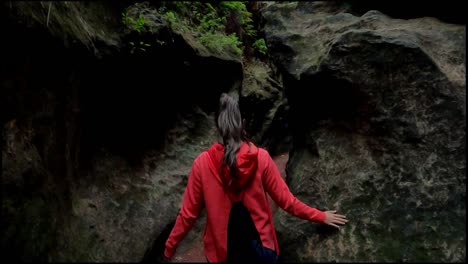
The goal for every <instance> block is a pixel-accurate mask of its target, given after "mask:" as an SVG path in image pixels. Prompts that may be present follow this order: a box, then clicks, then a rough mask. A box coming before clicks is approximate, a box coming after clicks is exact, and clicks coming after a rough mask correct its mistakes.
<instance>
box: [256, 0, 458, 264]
mask: <svg viewBox="0 0 468 264" xmlns="http://www.w3.org/2000/svg"><path fill="white" fill-rule="evenodd" d="M349 10H351V9H350V6H349V4H347V3H337V2H310V3H299V4H298V6H297V8H296V9H293V10H289V11H288V12H286V13H285V12H283V10H282V8H281V6H276V5H275V4H273V5H270V6H268V7H266V8H265V9H264V10H263V11H262V15H263V17H264V19H265V27H264V30H265V35H266V40H267V43H268V44H269V48H270V52H271V53H272V56H273V58H275V61H276V62H277V63H278V65H279V68H280V69H281V70H282V73H283V75H284V86H285V90H286V95H287V99H288V102H289V105H290V117H291V119H290V121H291V128H292V134H293V138H294V142H295V144H294V150H293V151H292V152H291V153H290V160H289V162H288V167H287V171H288V175H287V179H288V183H289V186H290V188H291V191H292V192H293V193H294V194H295V195H296V196H297V197H298V198H299V199H301V200H302V201H304V202H306V203H307V204H309V205H311V206H314V207H318V208H320V209H322V210H325V209H327V210H333V209H337V210H338V212H339V213H343V214H345V215H347V217H348V219H349V223H348V224H347V225H346V226H345V227H344V228H342V230H340V231H339V232H337V231H334V230H333V229H330V228H327V227H326V226H323V225H318V224H312V223H307V222H305V221H303V220H299V219H295V218H293V217H291V216H288V215H286V214H284V213H280V214H278V215H277V216H276V219H275V222H276V224H277V227H278V232H279V237H280V246H281V248H282V252H283V258H284V259H285V260H286V261H288V260H290V261H307V262H310V261H317V262H329V261H338V262H348V261H352V262H354V261H357V262H361V261H366V262H367V261H371V262H395V261H408V262H424V261H441V262H454V261H457V262H459V261H464V260H465V257H466V251H465V243H466V236H465V231H466V227H465V224H464V223H465V220H466V213H465V196H466V195H465V193H466V190H465V187H466V181H465V172H466V161H465V157H466V156H465V144H466V137H465V127H466V123H465V117H466V109H465V102H466V99H465V94H466V83H465V70H464V68H465V59H464V58H465V46H466V43H465V39H466V38H465V26H464V25H457V24H448V23H445V22H442V21H440V20H438V19H435V18H430V17H424V18H414V19H409V20H403V19H393V18H390V17H388V16H386V15H385V14H383V13H381V12H378V11H375V10H373V11H368V12H366V13H364V14H362V16H356V15H353V14H352V12H350V11H349ZM441 51H443V52H441Z"/></svg>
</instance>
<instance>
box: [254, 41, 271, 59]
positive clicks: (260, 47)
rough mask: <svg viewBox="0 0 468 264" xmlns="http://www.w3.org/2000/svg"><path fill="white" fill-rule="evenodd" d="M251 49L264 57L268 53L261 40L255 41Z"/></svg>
mask: <svg viewBox="0 0 468 264" xmlns="http://www.w3.org/2000/svg"><path fill="white" fill-rule="evenodd" d="M252 47H253V48H254V50H256V51H258V52H259V53H260V54H262V55H266V54H267V52H268V47H267V46H266V43H265V40H264V39H263V38H261V39H257V40H256V41H255V42H254V43H253V44H252Z"/></svg>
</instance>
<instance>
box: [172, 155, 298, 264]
mask: <svg viewBox="0 0 468 264" xmlns="http://www.w3.org/2000/svg"><path fill="white" fill-rule="evenodd" d="M288 158H289V156H288V154H287V153H286V154H282V155H278V156H275V157H273V161H274V162H275V163H276V166H277V167H278V170H279V171H280V174H281V177H283V179H284V178H285V177H286V163H287V162H288ZM268 198H269V201H270V207H271V211H272V214H274V213H275V212H276V210H277V209H278V207H277V206H276V204H275V203H274V202H273V201H272V200H271V198H270V197H268ZM200 220H201V221H200ZM200 222H203V223H200ZM204 224H205V219H204V218H203V219H199V220H198V221H197V223H196V225H197V227H198V228H202V226H203V225H204ZM197 227H195V228H197ZM202 234H203V232H198V235H196V236H194V235H193V234H188V235H187V237H186V239H188V240H186V239H184V240H185V241H183V242H181V244H180V246H179V248H178V249H177V252H176V254H175V255H174V257H173V258H172V262H176V263H183V262H192V263H193V262H205V263H206V262H207V261H206V258H205V254H204V253H203V241H202Z"/></svg>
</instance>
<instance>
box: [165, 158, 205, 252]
mask: <svg viewBox="0 0 468 264" xmlns="http://www.w3.org/2000/svg"><path fill="white" fill-rule="evenodd" d="M202 208H203V189H202V182H201V178H200V169H199V165H198V162H197V160H195V161H194V163H193V166H192V169H191V171H190V174H189V177H188V183H187V187H186V189H185V193H184V198H183V203H182V208H181V209H180V212H179V214H178V216H177V219H176V222H175V225H174V228H173V229H172V231H171V233H170V235H169V238H168V239H167V241H166V249H165V250H164V256H165V257H166V258H171V257H172V256H173V255H174V253H175V251H176V248H177V245H178V243H179V242H180V241H181V240H182V239H183V238H184V237H185V235H186V234H187V233H188V232H189V231H190V229H191V228H192V226H193V224H194V223H195V221H196V220H197V218H198V216H199V215H200V212H201V210H202Z"/></svg>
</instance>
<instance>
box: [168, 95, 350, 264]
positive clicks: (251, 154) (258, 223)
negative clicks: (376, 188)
mask: <svg viewBox="0 0 468 264" xmlns="http://www.w3.org/2000/svg"><path fill="white" fill-rule="evenodd" d="M219 103H220V105H219V110H218V113H217V115H216V126H217V128H218V131H219V134H220V136H221V137H222V142H223V143H222V144H221V143H218V142H217V143H214V144H213V145H212V146H211V147H210V148H209V149H208V150H206V151H204V152H203V153H201V154H200V155H199V156H198V157H197V158H196V159H195V161H194V162H193V166H192V169H191V172H190V175H189V178H188V183H187V188H186V190H185V193H184V198H183V205H182V209H181V210H180V213H179V215H178V216H177V220H176V223H175V226H174V228H173V229H172V231H171V233H170V235H169V238H168V239H167V241H166V248H165V251H164V257H165V258H166V260H168V259H170V258H171V257H172V256H173V255H174V253H175V250H176V247H177V244H178V243H179V242H180V241H181V240H182V239H183V238H184V236H185V235H186V234H187V233H188V231H189V230H190V229H191V227H192V226H193V224H194V223H195V220H196V219H197V218H198V216H199V214H200V211H201V210H202V208H206V213H207V219H206V226H205V232H204V235H203V241H204V248H205V255H206V258H207V260H208V261H209V262H226V261H227V260H228V259H227V256H228V252H227V248H228V245H227V244H228V242H227V241H228V222H229V216H230V210H231V207H232V205H233V202H234V201H239V200H240V201H242V203H243V204H244V205H245V207H246V208H247V210H248V212H249V213H250V216H251V219H252V220H253V222H254V224H255V227H256V229H257V231H258V235H259V237H260V240H261V246H262V249H263V250H264V251H267V252H272V254H273V255H274V256H275V257H274V258H270V259H273V262H275V261H276V260H277V257H276V256H278V255H279V252H280V251H279V248H278V241H277V239H276V232H275V229H274V226H273V219H272V215H271V212H270V207H269V203H268V198H267V195H266V193H268V194H269V195H270V196H271V198H272V199H273V201H275V203H276V204H277V205H278V206H279V207H280V208H282V209H283V210H285V211H287V212H288V213H290V214H292V215H294V216H296V217H299V218H302V219H305V220H308V221H312V222H317V223H323V224H327V225H331V226H334V227H336V228H339V226H338V225H340V224H345V223H346V222H347V220H346V219H345V218H346V217H345V216H343V215H339V214H336V211H325V212H322V211H320V210H318V209H316V208H312V207H309V206H307V205H306V204H304V203H302V202H301V201H299V200H298V199H297V198H295V197H294V196H293V194H292V193H291V192H290V191H289V188H288V186H287V185H286V183H285V182H284V180H283V178H281V176H280V173H279V171H278V168H277V167H276V165H275V163H274V162H273V160H272V159H271V157H270V155H269V154H268V152H267V151H266V150H264V149H262V148H258V147H256V146H255V145H254V144H253V143H252V142H249V141H247V140H246V138H245V132H244V129H243V123H242V118H241V113H240V109H239V105H238V103H237V100H235V99H234V98H233V97H231V96H229V95H227V94H222V95H221V98H220V102H219Z"/></svg>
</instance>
